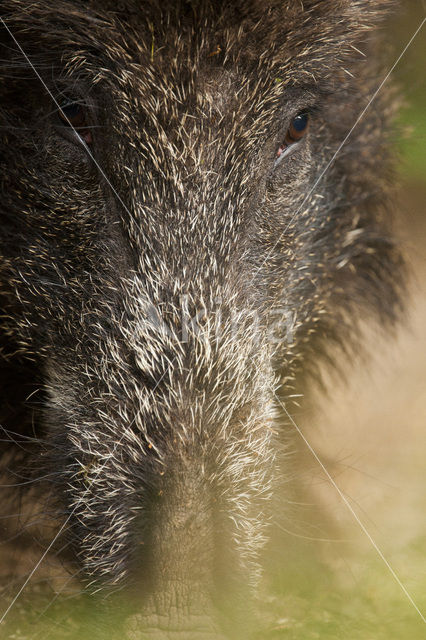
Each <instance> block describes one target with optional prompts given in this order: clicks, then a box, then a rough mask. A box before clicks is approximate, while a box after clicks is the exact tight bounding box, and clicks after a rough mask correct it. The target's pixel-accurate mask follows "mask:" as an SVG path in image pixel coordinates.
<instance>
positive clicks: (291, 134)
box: [274, 111, 310, 167]
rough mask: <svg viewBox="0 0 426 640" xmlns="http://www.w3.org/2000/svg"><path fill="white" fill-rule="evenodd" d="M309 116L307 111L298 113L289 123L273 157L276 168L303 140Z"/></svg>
mask: <svg viewBox="0 0 426 640" xmlns="http://www.w3.org/2000/svg"><path fill="white" fill-rule="evenodd" d="M309 120H310V116H309V113H308V112H307V111H303V112H301V113H299V114H298V115H297V116H295V117H294V118H293V120H292V121H291V122H290V126H289V128H288V129H287V132H286V134H285V137H284V142H283V143H282V145H281V146H280V147H279V149H278V150H277V153H276V156H275V164H274V166H275V167H276V166H277V165H278V164H279V163H280V162H281V160H282V159H283V158H284V157H285V156H287V155H288V154H289V153H291V151H293V150H294V149H295V147H297V145H298V143H299V142H300V141H301V140H302V139H303V138H304V136H305V135H306V133H307V131H308V129H309Z"/></svg>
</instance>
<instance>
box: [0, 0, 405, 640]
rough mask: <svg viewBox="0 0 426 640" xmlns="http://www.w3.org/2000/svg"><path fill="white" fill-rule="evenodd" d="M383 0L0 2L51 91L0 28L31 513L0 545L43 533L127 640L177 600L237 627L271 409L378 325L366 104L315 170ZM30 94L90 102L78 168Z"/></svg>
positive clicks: (13, 390) (3, 258) (15, 386)
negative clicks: (285, 146) (304, 126)
mask: <svg viewBox="0 0 426 640" xmlns="http://www.w3.org/2000/svg"><path fill="white" fill-rule="evenodd" d="M389 4H390V3H389V2H380V3H378V2H374V1H372V0H371V1H369V0H357V1H355V0H353V1H350V0H333V1H331V0H321V1H318V0H304V1H303V2H287V1H286V2H278V1H276V0H270V1H267V2H257V1H255V0H252V1H251V2H234V3H226V2H205V1H203V0H199V1H195V0H194V1H193V2H161V3H158V2H154V1H152V2H143V3H142V4H141V3H139V2H131V1H130V0H128V1H125V2H121V3H120V2H109V1H108V2H98V1H97V0H92V1H91V2H83V1H78V0H70V1H64V0H61V1H60V2H57V3H55V5H54V8H52V6H51V5H50V3H47V2H46V1H45V0H41V1H36V2H32V3H28V2H23V1H22V0H3V1H2V2H1V3H0V15H1V16H2V17H3V19H4V20H5V22H6V24H7V26H8V27H9V29H10V30H11V32H12V34H13V35H14V36H15V38H16V39H17V41H18V42H19V43H20V44H21V46H22V48H23V50H24V51H25V53H26V54H27V55H28V57H29V59H30V60H31V63H32V64H33V65H34V66H35V68H36V70H37V71H38V73H39V74H40V76H41V78H42V80H43V82H44V83H46V85H47V88H48V90H46V88H45V87H43V84H42V82H41V81H40V79H39V78H38V77H37V75H36V74H35V72H34V70H33V69H32V68H31V66H30V65H29V64H28V62H27V61H26V60H25V58H24V56H23V54H22V52H21V51H20V50H19V48H18V47H17V45H16V43H15V42H14V40H13V38H12V37H11V36H10V34H9V33H7V31H6V29H4V28H3V29H2V34H1V38H2V48H1V52H2V53H1V66H0V71H1V77H0V100H1V103H0V138H1V145H2V147H1V160H0V161H1V178H0V179H1V183H0V186H1V202H0V224H1V237H0V296H1V297H0V302H1V319H0V341H1V342H0V344H1V349H2V351H1V354H2V360H1V362H2V365H1V367H2V368H1V375H2V382H1V388H0V393H1V418H2V420H1V424H2V430H3V436H2V440H3V442H4V445H3V451H4V454H3V455H2V458H1V460H2V466H3V477H4V481H3V482H4V485H8V487H6V486H3V487H2V488H0V491H1V495H0V505H2V511H4V513H5V514H6V513H7V510H8V509H9V510H10V513H13V512H15V513H17V512H18V511H20V512H22V511H24V507H25V505H28V503H31V504H32V505H34V504H36V505H38V507H37V509H39V510H40V512H41V516H40V517H38V518H36V519H37V521H38V522H37V526H36V527H34V526H30V522H27V525H26V526H24V527H22V524H21V523H20V522H19V521H18V520H16V521H15V522H14V520H13V518H11V519H9V520H7V522H8V523H9V522H11V525H10V526H9V524H8V525H7V527H6V526H4V525H2V530H3V531H4V537H5V540H6V539H8V537H11V536H12V535H13V534H12V531H13V530H14V529H15V530H18V531H19V530H20V529H22V533H21V537H18V538H16V539H14V540H15V542H14V546H15V548H18V549H19V545H20V544H21V545H22V544H23V543H24V541H25V539H26V538H25V536H26V535H27V536H28V535H29V534H28V532H30V535H32V537H33V539H35V540H36V541H37V540H38V543H39V544H40V548H45V547H46V546H47V545H48V544H49V540H51V539H52V538H53V537H54V535H55V532H56V533H57V532H58V531H59V530H60V527H61V525H63V530H61V533H60V535H59V536H58V538H57V539H56V540H55V544H54V545H53V546H52V549H51V553H50V554H49V556H50V557H51V558H52V561H53V559H54V558H58V557H59V558H61V559H62V561H63V562H64V563H66V564H67V567H69V569H70V571H72V572H77V573H78V579H79V580H80V581H81V585H82V587H83V586H84V587H85V588H87V590H88V591H96V592H99V591H100V592H101V593H106V592H110V591H111V590H112V591H114V590H116V589H117V588H124V589H130V588H131V592H132V594H134V596H135V604H134V605H132V611H133V612H134V616H133V617H132V619H131V620H132V622H131V623H126V624H127V626H126V625H125V628H126V629H130V631H128V633H129V635H128V637H129V638H139V637H142V636H141V635H140V634H141V633H142V632H143V631H144V630H145V629H146V628H148V627H152V626H155V625H156V624H157V623H158V621H157V623H156V622H155V620H156V618H155V615H154V612H157V615H158V616H161V615H162V616H166V617H167V616H168V617H169V622H168V625H169V627H170V635H165V636H164V637H167V638H169V637H175V636H174V635H173V633H172V630H173V629H175V630H176V632H177V631H178V629H181V628H182V626H181V623H182V621H181V617H182V615H181V614H182V612H181V611H180V607H182V610H183V609H185V610H187V609H188V610H191V611H192V609H194V611H195V612H196V614H197V615H196V614H195V613H194V614H193V615H194V619H193V618H192V616H191V615H188V621H187V624H188V625H189V626H190V627H191V626H192V627H193V628H195V625H196V624H197V622H196V620H199V618H197V616H201V617H202V620H203V622H202V623H201V627H200V629H201V630H200V631H199V632H198V634H197V632H195V635H193V636H190V631H187V632H185V633H186V635H185V638H189V637H194V638H204V637H206V638H207V637H215V638H219V637H223V636H219V634H220V633H222V634H224V633H225V634H226V633H227V634H228V636H227V637H229V635H232V637H234V635H235V634H238V633H239V634H241V635H242V636H243V637H247V635H248V633H249V631H248V630H247V627H244V625H243V623H242V622H241V620H240V617H239V616H240V613H239V609H238V606H237V605H236V604H235V606H234V604H233V605H232V607H231V610H229V607H227V602H228V599H229V596H230V594H231V595H235V594H236V595H235V597H236V600H233V599H231V601H232V602H233V603H235V602H238V599H239V598H242V599H243V598H244V597H245V594H246V588H245V587H246V585H247V584H249V585H250V589H249V591H250V592H253V591H255V589H256V583H257V580H258V576H259V573H260V569H259V554H260V550H261V548H262V545H263V543H264V541H265V539H266V538H267V523H268V520H269V518H270V514H271V505H272V504H273V503H272V500H271V497H272V495H273V493H274V488H275V487H276V482H277V481H276V476H277V475H281V473H282V471H280V472H279V473H278V474H277V470H278V469H279V463H280V464H283V465H284V472H285V467H286V465H288V462H287V461H286V456H285V451H286V447H287V442H288V439H289V435H288V433H289V428H288V425H287V421H286V419H285V416H283V415H282V411H281V409H280V404H279V401H278V399H277V397H278V398H279V399H280V401H281V402H283V403H286V404H288V403H289V402H290V401H289V397H290V396H292V395H293V394H294V393H295V392H296V393H304V391H305V387H304V386H303V383H302V380H304V379H305V377H306V373H307V372H309V371H311V372H312V371H313V370H315V365H316V363H317V362H318V361H319V360H320V358H322V357H323V355H324V354H326V353H327V348H328V346H329V345H330V344H333V345H334V344H335V343H336V342H338V343H340V344H342V345H344V346H345V347H348V345H353V344H354V341H355V339H356V334H357V327H358V324H359V319H360V318H362V317H363V315H364V311H365V310H368V311H369V312H372V313H373V314H376V316H378V317H379V318H380V319H381V321H383V322H384V323H386V324H391V323H392V322H393V321H394V320H395V318H396V316H397V314H398V310H399V308H400V303H399V288H400V282H401V277H402V276H401V274H402V265H401V259H400V256H399V253H398V251H397V249H396V248H395V246H394V243H393V240H392V237H391V234H390V232H389V217H390V214H389V212H390V208H391V207H390V204H389V197H388V195H387V194H388V191H389V178H390V176H391V171H390V162H389V150H388V145H387V143H386V139H385V136H384V130H385V128H386V124H387V120H388V116H389V109H388V106H387V98H386V97H384V98H383V97H382V96H380V97H379V98H378V99H377V100H376V101H375V102H374V103H373V104H372V106H371V107H370V109H369V110H368V112H367V114H366V115H365V117H364V118H363V119H362V120H361V122H360V123H359V125H358V126H357V127H356V129H355V130H354V132H353V133H352V135H351V136H350V138H349V140H348V142H347V144H346V145H345V146H344V147H343V149H342V150H341V151H340V152H339V154H338V156H337V159H336V160H335V161H334V162H333V163H332V164H331V166H330V167H328V162H329V161H330V159H331V158H332V157H333V154H334V152H335V151H336V150H337V149H338V147H339V145H340V143H341V142H342V141H343V140H344V138H345V136H346V135H347V132H348V131H349V130H350V128H351V127H352V125H353V123H354V122H355V120H356V118H357V117H358V115H359V113H360V112H361V111H362V109H363V108H364V106H365V105H366V103H367V101H368V99H369V96H371V94H372V91H373V88H374V87H375V86H376V84H377V77H376V71H375V65H374V57H375V56H374V49H373V46H374V45H373V44H372V42H371V41H370V36H369V31H370V29H371V28H372V27H373V26H375V25H376V24H377V23H378V21H379V19H380V18H381V17H382V15H384V13H385V11H386V9H387V8H388V7H389ZM358 48H362V49H364V50H365V52H366V53H367V54H368V55H367V57H366V58H365V59H364V58H363V57H362V56H361V55H360V53H359V52H358ZM50 94H53V95H54V96H55V97H56V96H58V97H60V96H61V95H63V94H66V95H67V96H70V95H71V96H78V97H79V98H78V99H83V100H84V101H85V103H86V105H87V106H86V109H87V111H88V112H90V113H91V114H93V115H92V116H91V117H93V120H92V121H91V127H92V133H93V138H94V142H93V147H92V153H93V156H94V159H95V161H96V163H97V164H96V163H94V162H93V160H92V159H91V158H90V157H88V155H87V153H86V152H85V151H84V149H83V148H82V147H81V146H79V145H78V144H77V145H76V144H73V143H72V142H69V141H68V140H67V139H66V138H64V137H63V135H61V132H60V130H58V125H60V121H59V119H58V114H57V105H56V104H55V103H54V101H53V99H52V96H51V95H50ZM306 109H310V110H311V112H312V115H311V124H310V131H309V134H308V136H307V137H306V139H305V140H304V142H303V144H301V145H300V148H298V150H297V151H296V152H295V153H293V154H292V155H290V156H289V157H288V160H284V161H283V162H282V163H281V164H280V165H279V166H278V167H277V168H276V169H275V170H274V168H273V167H274V159H275V154H276V150H277V148H278V147H279V146H280V144H281V143H282V140H283V136H284V134H285V131H286V129H287V128H288V126H289V122H290V121H291V119H292V118H293V117H294V116H295V115H296V114H297V113H298V112H300V111H302V110H306ZM99 167H100V169H99ZM325 169H327V170H326V171H325V173H324V175H323V176H322V173H323V172H324V170H325ZM321 176H322V177H321ZM320 177H321V179H320V180H319V178H320ZM108 183H109V184H108ZM185 305H186V307H185ZM184 307H185V308H186V311H185V309H184ZM183 311H184V312H185V313H186V314H187V316H188V317H190V318H194V317H195V316H196V315H197V313H198V314H199V315H198V319H197V321H196V322H195V323H193V324H191V325H190V327H189V330H188V331H187V334H186V335H185V339H184V340H183V339H182V330H183V326H182V313H183ZM200 311H201V312H202V313H199V312H200ZM186 329H188V327H186ZM272 338H273V339H272ZM348 348H349V347H348ZM26 399H28V400H26ZM288 406H289V407H291V405H290V404H288ZM283 451H284V455H283V456H282V452H283ZM281 457H282V458H283V460H282V461H281V462H280V460H281ZM13 479H15V480H13ZM12 484H15V485H20V484H21V485H22V486H21V487H20V491H19V492H17V490H16V489H17V488H16V489H15V488H13V487H11V486H10V485H12ZM18 496H19V497H18ZM19 501H22V503H20V502H19ZM3 505H5V506H4V509H3ZM22 505H23V506H22ZM37 509H36V510H37ZM27 517H28V518H29V520H30V521H31V520H33V519H34V515H32V516H27ZM4 522H6V520H4ZM16 522H18V524H17V525H16ZM39 525H40V526H39ZM52 531H53V533H52ZM34 546H35V549H36V551H35V555H34V557H37V553H38V554H39V551H40V549H37V542H36V544H35V545H34ZM8 548H9V547H8ZM0 557H1V556H0ZM126 593H127V592H126ZM135 594H136V595H135ZM223 594H225V596H223ZM11 595H13V589H12V593H11ZM108 602H109V601H108ZM174 603H178V604H177V614H176V619H175V617H174V616H173V615H172V613H171V612H172V611H173V609H174V608H175V607H174ZM179 603H180V604H179ZM112 606H113V605H111V607H112ZM217 610H220V611H221V612H222V613H221V616H222V617H220V616H219V614H218V613H217ZM0 614H1V612H0ZM103 615H104V614H103ZM245 615H246V612H245V609H244V611H243V616H242V617H243V618H244V617H245ZM219 618H220V620H219V622H218V619H219ZM222 618H223V619H222ZM230 621H231V622H230ZM116 624H117V625H118V623H116ZM129 624H130V626H128V625H129ZM158 624H160V623H158ZM230 625H231V628H233V629H234V630H233V631H230V630H229V629H230ZM251 625H252V623H250V624H249V628H250V629H251ZM219 627H220V629H221V631H219ZM108 628H109V627H108ZM235 629H237V630H235ZM104 633H109V632H104ZM111 633H112V631H111ZM119 633H121V632H119ZM147 633H148V632H147ZM203 633H204V634H205V635H203ZM143 637H144V638H145V637H151V636H149V635H146V636H145V635H144V636H143ZM155 637H157V636H155ZM161 637H163V636H161ZM176 637H177V636H176ZM179 637H180V636H179Z"/></svg>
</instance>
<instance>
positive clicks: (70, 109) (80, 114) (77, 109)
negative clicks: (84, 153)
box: [59, 100, 92, 144]
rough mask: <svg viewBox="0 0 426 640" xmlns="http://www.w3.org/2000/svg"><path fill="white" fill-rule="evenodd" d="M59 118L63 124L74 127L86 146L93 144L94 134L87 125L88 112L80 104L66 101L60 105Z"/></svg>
mask: <svg viewBox="0 0 426 640" xmlns="http://www.w3.org/2000/svg"><path fill="white" fill-rule="evenodd" d="M59 118H60V119H61V122H62V124H65V125H66V126H67V127H73V128H74V129H75V130H76V132H77V133H78V135H79V136H80V138H82V139H83V140H84V141H85V142H86V144H91V143H92V133H91V131H90V129H89V127H88V125H87V120H86V112H85V109H84V107H83V106H82V105H81V104H80V103H79V102H77V101H74V100H64V101H63V102H62V104H60V110H59Z"/></svg>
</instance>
